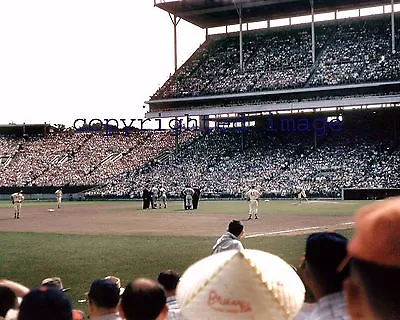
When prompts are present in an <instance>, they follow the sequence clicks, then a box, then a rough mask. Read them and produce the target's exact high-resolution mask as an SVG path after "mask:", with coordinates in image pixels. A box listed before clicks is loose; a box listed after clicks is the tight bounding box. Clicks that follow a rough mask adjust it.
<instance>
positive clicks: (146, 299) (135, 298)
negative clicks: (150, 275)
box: [120, 278, 168, 320]
mask: <svg viewBox="0 0 400 320" xmlns="http://www.w3.org/2000/svg"><path fill="white" fill-rule="evenodd" d="M166 302H167V298H166V295H165V290H164V288H163V287H162V286H161V284H159V283H157V282H155V281H153V280H151V279H145V278H139V279H136V280H135V281H133V282H131V283H129V284H128V285H127V286H126V287H125V291H124V293H123V294H122V296H121V303H120V313H121V314H123V315H124V317H125V318H126V319H127V320H164V319H166V316H167V314H168V307H167V306H166Z"/></svg>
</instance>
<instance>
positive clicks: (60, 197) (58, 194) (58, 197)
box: [54, 188, 63, 208]
mask: <svg viewBox="0 0 400 320" xmlns="http://www.w3.org/2000/svg"><path fill="white" fill-rule="evenodd" d="M54 194H55V195H56V199H57V208H61V201H62V196H63V193H62V189H61V188H60V189H58V190H57V191H56V192H55V193H54Z"/></svg>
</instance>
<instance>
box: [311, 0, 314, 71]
mask: <svg viewBox="0 0 400 320" xmlns="http://www.w3.org/2000/svg"><path fill="white" fill-rule="evenodd" d="M310 5H311V53H312V62H313V63H315V17H314V0H310Z"/></svg>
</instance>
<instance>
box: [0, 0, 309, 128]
mask: <svg viewBox="0 0 400 320" xmlns="http://www.w3.org/2000/svg"><path fill="white" fill-rule="evenodd" d="M301 19H302V18H300V21H301ZM308 20H309V18H304V21H303V22H306V21H308ZM236 29H237V27H232V28H231V29H230V31H235V30H236ZM0 30H1V31H0V44H1V50H0V108H1V116H0V124H8V123H17V124H20V123H24V122H25V123H44V122H46V123H51V124H58V123H62V124H65V125H67V126H71V125H72V124H73V122H74V120H75V119H77V118H86V119H88V120H90V119H94V118H100V119H104V118H117V119H121V118H126V119H130V118H136V119H137V118H144V114H145V112H146V111H147V108H143V105H144V101H146V100H148V99H149V97H150V96H151V95H152V94H153V93H154V92H155V91H156V90H157V88H158V87H159V86H161V85H162V84H163V83H164V82H165V81H166V80H167V79H168V76H169V74H170V73H173V68H174V63H173V26H172V23H171V21H170V18H169V16H168V14H167V13H166V12H164V11H162V10H160V9H158V8H155V7H154V6H153V0H117V1H115V0H114V1H111V0H68V1H67V0H12V1H0ZM204 38H205V32H204V30H201V29H199V28H197V27H195V26H192V25H190V24H188V23H186V22H185V21H181V22H180V23H179V25H178V64H179V65H181V64H182V63H183V62H184V61H185V60H186V59H187V58H188V57H189V56H190V55H191V54H192V53H193V52H194V51H195V50H196V49H197V48H198V47H199V45H200V44H201V43H202V42H203V41H204Z"/></svg>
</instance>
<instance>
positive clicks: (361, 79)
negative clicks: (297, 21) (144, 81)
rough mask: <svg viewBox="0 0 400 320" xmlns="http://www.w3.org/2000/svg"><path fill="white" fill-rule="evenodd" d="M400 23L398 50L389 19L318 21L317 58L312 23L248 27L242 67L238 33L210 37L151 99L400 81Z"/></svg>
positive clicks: (397, 37) (397, 41) (244, 40)
mask: <svg viewBox="0 0 400 320" xmlns="http://www.w3.org/2000/svg"><path fill="white" fill-rule="evenodd" d="M398 22H399V20H398V19H396V23H395V26H396V30H395V35H396V43H397V48H396V50H395V51H394V52H392V47H391V27H390V21H389V19H387V18H385V19H382V18H378V19H371V18H369V19H367V20H366V19H360V20H356V19H350V20H348V21H346V20H345V21H341V22H340V23H336V22H335V23H333V22H324V23H322V24H317V26H316V28H315V34H316V43H315V47H316V61H315V63H313V62H312V51H311V50H312V49H311V48H312V45H311V30H310V28H305V27H291V28H290V29H288V28H286V29H285V28H283V29H281V30H272V31H271V30H268V29H267V30H255V31H247V32H245V33H244V35H243V70H242V71H240V70H239V56H240V54H239V39H238V36H237V34H226V35H216V36H211V37H210V39H209V40H207V41H206V42H205V43H204V44H203V45H202V46H201V47H200V48H199V49H198V50H197V51H196V52H195V53H194V55H193V56H192V57H191V58H190V59H189V60H188V61H187V62H186V63H185V64H184V65H183V66H182V67H181V68H180V69H179V70H178V71H177V72H176V73H175V74H174V75H173V76H171V77H170V79H168V81H167V82H166V83H165V84H164V85H163V86H162V87H161V88H160V89H159V90H158V91H157V92H156V93H155V94H154V96H153V99H156V100H158V99H169V98H182V97H193V96H207V95H218V94H228V93H246V92H258V91H269V90H277V89H291V88H304V87H307V86H333V85H339V84H342V85H344V84H358V83H368V82H379V81H393V80H400V71H399V68H398V65H399V64H400V50H399V46H400V41H399V40H400V38H399V34H400V32H399V23H398Z"/></svg>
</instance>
